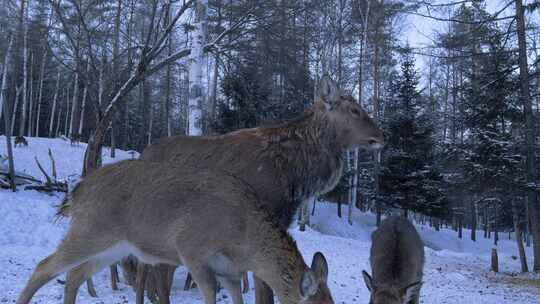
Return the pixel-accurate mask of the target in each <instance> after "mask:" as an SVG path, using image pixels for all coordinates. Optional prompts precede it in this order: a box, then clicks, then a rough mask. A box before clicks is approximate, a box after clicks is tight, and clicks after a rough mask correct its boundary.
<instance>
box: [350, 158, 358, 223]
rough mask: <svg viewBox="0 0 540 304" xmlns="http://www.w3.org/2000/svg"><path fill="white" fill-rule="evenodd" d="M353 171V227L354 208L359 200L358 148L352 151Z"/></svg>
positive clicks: (351, 203) (351, 204)
mask: <svg viewBox="0 0 540 304" xmlns="http://www.w3.org/2000/svg"><path fill="white" fill-rule="evenodd" d="M351 154H352V157H353V162H352V170H353V172H354V173H353V176H352V177H351V178H352V180H351V200H350V201H349V218H348V221H349V224H351V225H352V213H353V210H354V206H355V205H356V200H357V193H358V172H357V171H358V148H356V149H354V150H353V151H352V153H351Z"/></svg>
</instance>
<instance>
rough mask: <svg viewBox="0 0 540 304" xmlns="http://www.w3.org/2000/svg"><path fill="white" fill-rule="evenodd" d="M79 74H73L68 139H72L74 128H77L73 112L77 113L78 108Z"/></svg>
mask: <svg viewBox="0 0 540 304" xmlns="http://www.w3.org/2000/svg"><path fill="white" fill-rule="evenodd" d="M77 95H79V73H78V72H75V85H74V86H73V102H72V103H71V120H70V122H69V133H68V134H69V135H68V136H69V138H73V133H74V132H75V128H76V127H77V126H76V125H75V124H76V123H77V122H76V121H75V116H76V115H75V114H76V113H75V111H77V108H78V106H79V98H78V96H77Z"/></svg>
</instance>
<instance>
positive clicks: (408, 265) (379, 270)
mask: <svg viewBox="0 0 540 304" xmlns="http://www.w3.org/2000/svg"><path fill="white" fill-rule="evenodd" d="M371 241H372V244H371V252H370V263H371V271H372V274H373V277H371V276H370V275H369V274H368V273H367V272H366V271H362V275H363V277H364V281H365V283H366V286H367V288H368V290H369V291H370V292H371V300H370V303H371V304H409V303H411V304H418V303H420V289H421V287H422V277H423V270H424V243H423V242H422V239H421V238H420V235H418V231H416V228H414V226H413V225H412V224H411V222H409V221H408V220H407V219H406V218H404V217H398V216H392V217H389V218H387V219H385V220H384V221H383V222H382V223H381V225H380V227H379V228H378V229H377V230H375V231H374V232H373V234H372V235H371Z"/></svg>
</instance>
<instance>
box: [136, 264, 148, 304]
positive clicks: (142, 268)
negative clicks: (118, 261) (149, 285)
mask: <svg viewBox="0 0 540 304" xmlns="http://www.w3.org/2000/svg"><path fill="white" fill-rule="evenodd" d="M147 274H148V265H146V264H144V263H141V262H140V261H139V263H138V264H137V279H136V282H135V290H136V298H135V302H136V303H137V304H143V303H144V287H145V285H146V275H147Z"/></svg>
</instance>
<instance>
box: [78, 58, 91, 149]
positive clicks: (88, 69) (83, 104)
mask: <svg viewBox="0 0 540 304" xmlns="http://www.w3.org/2000/svg"><path fill="white" fill-rule="evenodd" d="M89 73H90V60H89V61H88V62H87V63H86V74H87V75H88V74H89ZM87 94H88V85H85V86H84V89H83V97H82V104H81V115H80V117H79V131H78V132H77V137H78V138H79V140H81V139H82V132H83V128H84V114H85V113H84V112H85V108H86V95H87Z"/></svg>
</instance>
